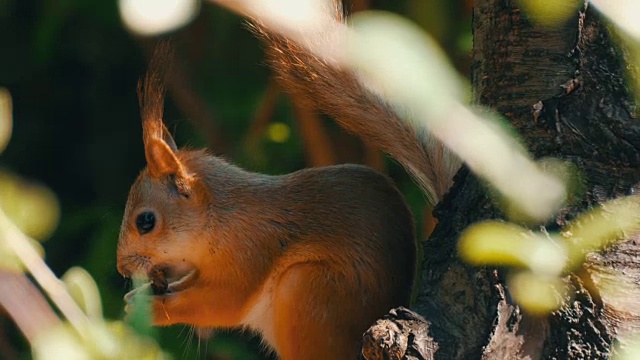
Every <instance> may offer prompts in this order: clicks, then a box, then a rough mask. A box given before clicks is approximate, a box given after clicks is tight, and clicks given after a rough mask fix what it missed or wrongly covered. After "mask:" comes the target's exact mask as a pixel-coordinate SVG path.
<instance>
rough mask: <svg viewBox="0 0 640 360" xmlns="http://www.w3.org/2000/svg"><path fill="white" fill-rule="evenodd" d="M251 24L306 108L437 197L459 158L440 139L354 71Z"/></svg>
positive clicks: (432, 200)
mask: <svg viewBox="0 0 640 360" xmlns="http://www.w3.org/2000/svg"><path fill="white" fill-rule="evenodd" d="M334 3H335V5H336V6H335V16H336V18H337V19H338V20H339V21H340V22H341V23H344V17H345V16H344V13H343V9H342V6H341V4H340V1H339V0H336V1H335V2H334ZM345 26H346V25H345ZM253 28H254V29H255V32H256V33H257V34H258V36H259V37H260V38H262V39H263V41H265V42H266V44H267V46H266V48H267V49H266V51H267V57H268V61H269V63H270V65H271V66H272V67H273V69H274V70H275V71H276V73H277V75H278V77H279V80H280V84H281V86H282V87H283V88H284V89H285V90H286V91H288V92H292V93H295V94H298V95H302V96H301V98H303V99H304V101H306V104H305V105H306V106H310V107H311V108H313V109H316V110H319V111H321V112H324V113H326V114H327V115H329V116H331V117H333V118H334V119H335V120H336V121H337V122H338V124H340V126H342V127H343V128H344V129H346V130H347V131H349V132H351V133H353V134H355V135H357V136H359V137H361V138H362V139H363V140H364V141H366V142H368V143H370V144H372V145H374V146H377V147H378V148H380V149H381V150H382V151H384V152H386V153H388V154H389V155H391V156H392V157H394V158H395V159H396V160H397V161H398V162H400V164H402V165H403V166H404V168H405V169H406V170H407V171H408V172H409V173H410V174H411V175H412V176H413V178H414V179H415V180H416V181H417V182H418V184H419V185H420V186H421V187H422V189H423V190H424V191H425V193H426V195H427V197H428V200H429V202H430V203H431V204H433V205H435V204H437V203H438V202H439V201H440V199H441V198H442V196H444V194H445V193H446V192H447V191H448V189H449V188H450V187H451V183H452V178H453V175H454V174H455V172H456V171H457V170H458V168H459V167H460V162H459V161H458V160H457V158H455V156H454V155H453V154H451V153H450V152H449V151H448V150H447V149H446V148H444V146H443V145H442V144H441V143H440V142H439V141H437V140H436V139H434V138H433V137H432V136H431V135H430V134H429V133H428V131H427V130H426V129H424V128H416V127H415V126H414V125H410V124H409V123H408V122H406V121H403V120H402V119H400V118H399V117H398V115H397V114H396V112H395V111H394V110H393V109H392V107H391V106H390V105H389V104H388V103H386V102H385V101H384V100H383V99H381V98H380V97H378V96H377V95H375V94H373V93H372V92H371V91H368V90H367V89H366V88H365V87H364V86H362V85H361V83H360V82H359V81H358V79H357V77H356V75H355V74H354V73H352V72H349V71H345V70H343V69H338V68H336V67H334V66H331V65H330V64H328V63H327V62H326V61H323V60H322V59H319V58H318V57H316V56H314V55H312V54H310V53H309V52H308V51H306V49H305V48H304V47H301V46H299V45H298V44H296V43H295V42H293V41H291V40H289V39H286V38H284V37H282V36H279V35H274V34H273V33H271V32H269V31H267V30H265V29H264V28H262V27H260V26H257V25H254V26H253ZM309 40H310V41H312V39H309Z"/></svg>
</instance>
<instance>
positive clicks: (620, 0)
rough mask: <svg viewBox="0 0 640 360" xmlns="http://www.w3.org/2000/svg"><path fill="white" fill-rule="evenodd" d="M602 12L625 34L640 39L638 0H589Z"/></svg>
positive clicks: (639, 8) (639, 6)
mask: <svg viewBox="0 0 640 360" xmlns="http://www.w3.org/2000/svg"><path fill="white" fill-rule="evenodd" d="M590 2H591V3H592V4H593V5H595V6H596V7H597V8H598V9H599V10H600V11H601V12H602V13H604V14H605V15H606V16H607V17H608V18H609V19H610V20H611V21H612V22H614V23H615V24H616V25H618V27H620V28H621V29H622V30H624V31H625V32H626V33H627V34H629V35H631V36H633V37H634V38H635V39H636V40H637V41H640V21H638V16H639V15H640V1H638V0H616V1H611V0H591V1H590Z"/></svg>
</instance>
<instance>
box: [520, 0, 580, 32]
mask: <svg viewBox="0 0 640 360" xmlns="http://www.w3.org/2000/svg"><path fill="white" fill-rule="evenodd" d="M519 2H520V4H521V5H522V8H523V10H524V12H525V15H527V17H529V18H530V19H531V20H533V21H534V22H537V23H540V24H542V25H544V26H559V25H562V23H564V22H565V21H567V20H568V19H569V17H571V16H574V15H577V13H578V9H579V8H580V7H581V6H584V1H580V0H520V1H519Z"/></svg>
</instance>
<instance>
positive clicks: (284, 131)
mask: <svg viewBox="0 0 640 360" xmlns="http://www.w3.org/2000/svg"><path fill="white" fill-rule="evenodd" d="M267 136H268V137H269V140H271V141H273V142H276V143H283V142H285V141H287V140H289V137H291V128H290V127H289V125H287V124H285V123H281V122H274V123H271V124H269V127H268V128H267Z"/></svg>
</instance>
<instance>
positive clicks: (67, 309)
mask: <svg viewBox="0 0 640 360" xmlns="http://www.w3.org/2000/svg"><path fill="white" fill-rule="evenodd" d="M0 231H2V235H3V237H4V242H5V243H6V244H7V245H8V246H9V247H10V248H11V250H13V252H14V253H15V254H16V256H17V257H18V259H20V261H21V263H22V264H23V265H24V266H25V267H26V269H27V270H28V271H29V272H30V273H31V275H32V276H33V278H34V279H35V280H36V282H37V283H38V284H39V285H40V287H42V289H43V290H44V291H45V292H46V293H47V295H49V298H50V299H51V301H52V302H53V303H54V304H55V305H56V307H57V308H58V309H60V312H62V314H63V315H64V317H65V318H66V319H67V320H68V321H69V323H70V324H71V326H72V327H73V328H74V329H75V330H76V331H77V332H78V335H79V336H81V337H83V338H86V336H87V329H88V328H89V319H88V318H87V316H86V315H85V314H84V313H83V312H82V310H81V309H80V307H79V306H78V304H76V302H75V301H74V300H73V298H72V297H71V295H69V292H67V289H66V288H65V286H64V284H63V283H62V282H61V281H60V280H59V279H58V278H57V277H56V276H55V274H54V273H53V272H52V271H51V269H50V268H49V267H48V266H47V264H45V262H44V260H42V258H41V257H40V255H38V253H37V252H36V250H35V249H34V248H33V246H31V244H30V243H29V242H30V241H31V239H29V238H28V237H27V236H26V235H24V234H23V233H22V232H21V231H20V230H19V229H18V228H17V227H16V226H15V225H14V224H13V223H12V222H11V220H9V218H7V216H6V215H5V213H4V212H3V211H2V210H1V209H0Z"/></svg>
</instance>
